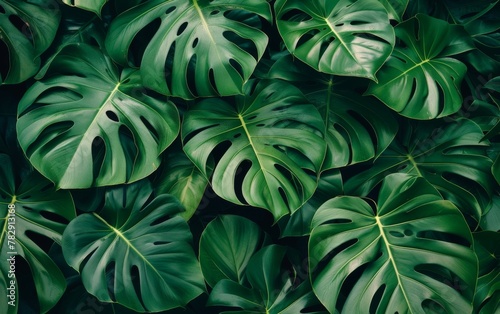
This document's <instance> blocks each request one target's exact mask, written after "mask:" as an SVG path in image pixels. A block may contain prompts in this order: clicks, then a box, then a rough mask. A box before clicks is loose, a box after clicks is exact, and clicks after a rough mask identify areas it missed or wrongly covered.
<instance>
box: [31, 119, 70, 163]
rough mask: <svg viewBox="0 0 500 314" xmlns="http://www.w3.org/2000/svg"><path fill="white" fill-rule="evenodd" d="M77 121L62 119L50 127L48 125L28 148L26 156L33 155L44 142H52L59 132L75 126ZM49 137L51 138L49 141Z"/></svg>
mask: <svg viewBox="0 0 500 314" xmlns="http://www.w3.org/2000/svg"><path fill="white" fill-rule="evenodd" d="M74 124H75V123H74V122H73V121H62V122H56V123H54V124H52V125H50V126H48V127H46V128H45V129H44V130H43V131H42V133H40V135H39V136H38V137H37V139H36V140H35V141H33V143H31V145H30V146H29V147H28V148H27V149H26V156H28V158H29V156H31V155H32V154H33V153H34V150H35V149H36V148H37V147H40V146H42V142H50V141H51V140H53V139H54V138H56V137H57V136H58V135H59V134H61V133H63V132H66V131H68V130H69V129H71V128H72V127H73V125H74ZM47 138H49V139H50V140H49V141H47Z"/></svg>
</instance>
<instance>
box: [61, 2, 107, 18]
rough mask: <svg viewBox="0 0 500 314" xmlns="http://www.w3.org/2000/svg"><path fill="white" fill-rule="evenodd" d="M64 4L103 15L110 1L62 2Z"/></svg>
mask: <svg viewBox="0 0 500 314" xmlns="http://www.w3.org/2000/svg"><path fill="white" fill-rule="evenodd" d="M62 2H63V3H65V4H67V5H70V6H73V7H77V8H79V9H83V10H87V11H92V12H94V13H96V14H97V15H101V10H102V7H103V6H104V5H105V4H106V2H108V0H62Z"/></svg>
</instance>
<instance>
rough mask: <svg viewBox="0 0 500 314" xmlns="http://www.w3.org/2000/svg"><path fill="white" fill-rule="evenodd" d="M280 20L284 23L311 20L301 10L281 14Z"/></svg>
mask: <svg viewBox="0 0 500 314" xmlns="http://www.w3.org/2000/svg"><path fill="white" fill-rule="evenodd" d="M281 19H282V20H285V21H294V22H304V21H309V20H312V17H311V16H310V15H309V14H306V13H305V12H303V11H301V10H298V9H292V10H290V11H287V12H286V13H285V14H283V15H282V16H281Z"/></svg>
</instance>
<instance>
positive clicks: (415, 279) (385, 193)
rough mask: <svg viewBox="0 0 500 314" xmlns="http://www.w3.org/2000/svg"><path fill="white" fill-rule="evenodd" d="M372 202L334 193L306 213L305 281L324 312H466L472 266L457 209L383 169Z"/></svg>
mask: <svg viewBox="0 0 500 314" xmlns="http://www.w3.org/2000/svg"><path fill="white" fill-rule="evenodd" d="M371 205H372V204H370V202H369V201H367V200H364V199H362V198H358V197H351V196H341V197H336V198H333V199H331V200H329V201H327V202H326V203H325V204H323V205H322V206H321V207H320V208H319V209H318V211H317V212H316V214H315V216H314V218H313V221H312V228H313V229H312V232H311V237H310V239H309V256H310V261H311V263H310V274H311V280H312V285H313V290H314V292H315V293H316V295H317V296H318V298H319V299H320V301H321V302H322V303H323V304H324V305H325V306H326V308H327V309H328V310H329V311H330V313H334V311H335V309H337V310H339V311H342V312H343V313H369V312H373V313H375V312H376V313H429V312H432V313H437V312H439V313H450V314H453V313H471V311H472V305H471V304H472V299H473V294H474V290H475V286H476V280H477V272H478V266H477V258H476V256H475V254H474V251H473V250H472V249H471V246H472V235H471V233H470V231H469V228H468V226H467V223H466V222H465V220H464V218H463V216H462V215H461V213H460V211H459V210H458V209H457V208H456V207H455V206H454V205H453V204H452V203H451V202H449V201H445V200H443V199H442V198H441V195H440V194H439V193H438V192H437V191H436V190H435V189H434V188H433V187H432V186H431V185H430V184H429V183H428V182H427V181H426V180H425V179H423V178H418V177H414V176H410V175H407V174H392V175H389V176H387V177H386V178H385V180H384V182H383V184H382V187H381V190H380V193H379V196H378V202H377V205H376V206H375V209H373V208H372V206H371ZM355 273H357V275H354V274H355ZM353 276H354V278H356V279H355V281H354V282H352V280H349V278H353ZM457 282H458V283H460V284H454V283H457ZM341 293H342V294H343V295H345V302H344V301H341V300H339V295H340V294H341ZM342 303H343V305H342Z"/></svg>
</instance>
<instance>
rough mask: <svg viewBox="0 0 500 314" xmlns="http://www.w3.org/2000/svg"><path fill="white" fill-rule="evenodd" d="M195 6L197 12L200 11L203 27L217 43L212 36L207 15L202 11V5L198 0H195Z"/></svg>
mask: <svg viewBox="0 0 500 314" xmlns="http://www.w3.org/2000/svg"><path fill="white" fill-rule="evenodd" d="M193 6H194V8H195V9H196V12H197V13H198V15H199V16H200V20H201V24H202V25H203V28H204V29H205V31H206V33H207V34H208V36H209V37H210V40H211V41H212V43H213V44H214V45H215V40H214V38H213V37H212V33H210V28H209V27H208V23H207V21H206V20H205V16H204V15H203V12H201V9H200V6H199V5H198V1H197V0H193Z"/></svg>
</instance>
